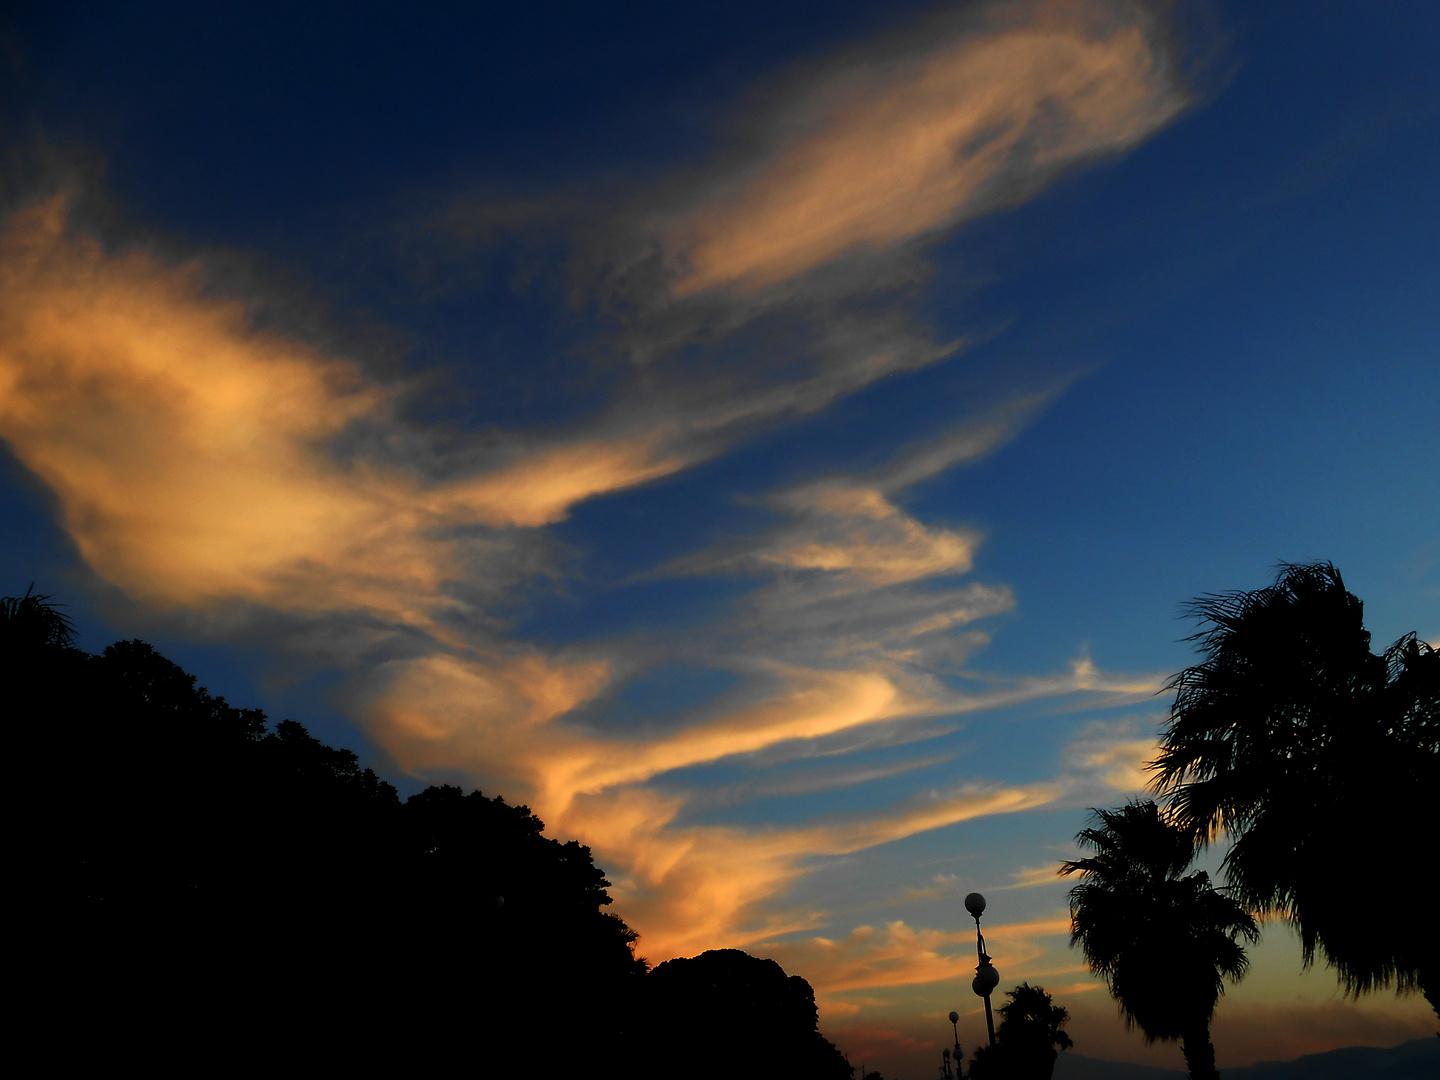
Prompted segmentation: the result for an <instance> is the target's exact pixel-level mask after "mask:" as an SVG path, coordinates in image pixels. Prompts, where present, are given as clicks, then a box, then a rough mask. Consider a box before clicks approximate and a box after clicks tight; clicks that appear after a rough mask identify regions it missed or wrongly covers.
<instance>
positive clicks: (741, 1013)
mask: <svg viewBox="0 0 1440 1080" xmlns="http://www.w3.org/2000/svg"><path fill="white" fill-rule="evenodd" d="M642 1001H643V1006H642V1007H643V1010H644V1014H645V1017H646V1019H645V1023H644V1025H643V1038H644V1044H645V1053H644V1058H643V1064H642V1068H641V1069H640V1070H639V1075H641V1076H644V1077H655V1078H658V1077H671V1076H694V1077H703V1078H707V1080H708V1078H714V1080H720V1078H722V1077H724V1078H729V1077H734V1076H746V1077H757V1078H765V1080H769V1078H775V1080H781V1078H785V1080H851V1077H852V1076H853V1070H852V1068H851V1066H850V1065H849V1063H848V1062H846V1060H845V1058H844V1055H842V1054H841V1053H840V1051H838V1050H837V1049H836V1048H835V1046H834V1044H832V1043H830V1042H829V1041H828V1040H826V1039H825V1038H824V1036H822V1035H821V1034H820V1032H819V1030H818V1016H819V1014H818V1012H817V1010H816V1007H815V992H814V991H813V990H812V989H811V988H810V984H809V983H808V982H806V981H805V980H804V979H802V978H801V977H800V976H798V975H789V976H787V975H786V974H785V971H784V969H783V968H781V967H780V965H779V964H777V963H775V961H773V960H762V959H759V958H757V957H754V956H750V955H748V954H747V953H744V952H741V951H740V950H738V949H714V950H711V951H710V952H705V953H701V954H700V955H699V956H697V957H693V958H691V959H679V960H667V961H666V962H665V963H663V964H660V965H659V966H658V967H656V968H655V969H654V970H653V971H651V972H650V974H649V975H647V976H646V977H645V980H644V996H643V999H642Z"/></svg>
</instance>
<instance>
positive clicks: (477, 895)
mask: <svg viewBox="0 0 1440 1080" xmlns="http://www.w3.org/2000/svg"><path fill="white" fill-rule="evenodd" d="M0 665H3V667H0V674H3V676H4V679H5V685H6V686H7V687H10V688H13V689H12V690H11V691H10V694H9V705H10V708H9V710H8V711H7V718H8V719H9V720H10V721H11V722H10V725H9V727H10V732H11V736H12V740H13V745H14V746H15V747H16V755H15V758H14V760H15V761H16V762H17V763H18V769H17V771H18V773H19V779H18V782H17V784H16V785H15V788H16V791H17V792H18V798H17V800H16V805H17V808H18V811H19V813H18V815H17V819H16V821H17V828H16V830H15V833H16V835H17V836H18V837H19V842H18V847H19V852H20V854H19V863H20V866H19V870H20V873H18V874H16V875H15V877H14V880H15V882H16V883H17V884H18V887H19V891H20V893H21V895H22V904H23V907H24V914H23V916H22V919H21V921H20V927H21V939H22V942H23V943H24V945H25V947H26V948H27V951H28V953H29V960H30V962H31V967H30V972H29V976H28V977H27V978H26V980H25V982H24V983H23V985H25V986H27V987H29V988H30V991H31V992H30V993H29V994H28V1008H29V1009H30V1017H29V1019H30V1020H31V1021H32V1023H33V1026H34V1028H35V1030H36V1031H37V1032H39V1033H42V1034H43V1036H44V1043H45V1045H46V1046H47V1047H48V1048H49V1051H50V1062H51V1067H52V1068H53V1069H54V1070H55V1071H66V1070H68V1069H71V1068H77V1067H79V1068H97V1067H106V1066H113V1065H117V1064H121V1063H144V1064H145V1065H147V1066H149V1067H151V1068H154V1069H158V1070H160V1071H172V1070H179V1069H183V1070H185V1071H187V1072H190V1071H198V1072H201V1073H210V1072H215V1071H222V1072H223V1071H228V1070H230V1069H232V1068H237V1067H252V1068H267V1069H268V1068H270V1067H272V1066H274V1065H275V1063H277V1062H282V1061H283V1062H284V1063H285V1064H286V1067H287V1069H293V1068H298V1067H307V1068H313V1069H317V1070H323V1072H324V1073H326V1074H329V1073H331V1072H334V1071H336V1070H342V1069H343V1070H346V1071H351V1070H353V1071H360V1072H363V1073H366V1074H369V1073H374V1072H382V1073H393V1074H397V1075H402V1074H409V1073H412V1072H415V1071H431V1070H444V1071H456V1070H458V1071H463V1072H465V1073H473V1072H477V1071H478V1072H480V1073H481V1074H483V1075H496V1076H517V1075H540V1074H542V1073H548V1072H550V1071H566V1070H570V1069H575V1070H577V1071H581V1072H584V1073H585V1074H587V1075H595V1076H607V1077H608V1076H617V1077H620V1076H626V1077H636V1078H649V1077H653V1078H659V1077H669V1076H672V1075H680V1074H683V1075H687V1076H715V1077H719V1076H721V1075H724V1076H733V1075H745V1076H749V1077H752V1078H762V1080H763V1078H766V1077H772V1076H773V1077H777V1078H778V1077H782V1076H783V1077H786V1078H791V1080H848V1078H849V1076H850V1069H849V1067H848V1065H846V1063H845V1060H844V1058H843V1056H842V1055H841V1054H840V1053H839V1052H838V1051H837V1050H836V1049H835V1047H834V1046H833V1045H832V1044H830V1043H829V1042H827V1041H826V1040H825V1039H824V1038H823V1037H821V1035H820V1034H819V1032H818V1031H817V1028H816V1022H817V1013H816V1008H815V994H814V992H813V990H811V988H810V985H809V983H807V982H806V981H805V980H804V979H802V978H800V977H799V976H793V975H790V976H787V975H786V973H785V972H784V971H782V970H781V968H780V966H779V965H778V964H776V963H774V962H773V961H769V960H759V959H756V958H755V957H752V956H748V955H746V954H745V953H742V952H738V951H736V950H721V951H718V952H710V953H705V954H704V955H702V956H699V957H696V958H694V959H688V960H685V959H682V960H672V961H669V962H668V963H665V964H661V965H660V966H659V967H658V968H657V969H656V970H655V971H654V972H652V973H650V974H649V975H648V976H647V975H646V964H645V962H644V961H643V960H640V959H637V958H636V957H635V955H634V948H633V946H634V942H635V934H634V932H633V931H632V930H630V928H629V927H628V926H626V925H625V923H624V922H623V921H622V920H620V919H619V918H617V917H616V916H614V915H612V914H610V913H608V912H607V911H605V908H606V907H607V906H608V905H609V904H610V896H609V893H608V891H607V890H608V889H609V887H610V883H609V882H608V881H607V880H606V879H605V875H604V872H603V871H602V870H600V869H599V868H598V867H596V866H595V865H594V862H593V860H592V858H591V853H590V850H589V848H587V847H585V846H584V845H581V844H578V843H576V842H574V841H571V842H569V843H561V842H559V841H557V840H553V839H550V838H548V837H546V836H545V835H544V823H543V822H541V821H540V819H539V818H537V817H536V816H535V815H534V814H532V813H531V812H530V811H529V809H528V808H527V807H524V806H512V805H510V804H508V803H506V802H505V800H504V799H501V798H487V797H486V796H484V795H482V794H481V793H480V792H478V791H476V792H471V793H469V794H466V793H465V792H463V791H462V790H461V789H460V788H457V787H450V786H442V787H431V788H427V789H426V790H425V791H423V792H421V793H419V794H418V795H414V796H412V797H411V798H410V799H408V800H406V801H404V802H402V801H401V800H400V799H399V797H398V795H397V793H396V791H395V788H394V787H393V786H392V785H390V784H388V783H386V782H385V781H383V780H381V779H380V778H379V777H377V776H376V775H375V774H374V773H373V772H371V771H370V770H369V769H362V768H361V767H360V765H359V762H358V760H357V759H356V757H355V755H354V754H353V753H351V752H350V751H348V750H337V749H335V748H333V747H330V746H326V745H325V744H323V743H321V742H320V741H319V740H317V739H315V738H313V737H312V736H311V735H310V734H309V733H308V732H307V731H306V730H305V728H304V727H302V726H301V725H300V724H297V723H295V722H293V721H289V720H284V721H281V722H280V723H278V724H273V725H272V724H271V723H270V722H269V721H268V719H267V718H266V716H265V714H264V713H263V712H260V711H259V710H256V709H237V708H235V707H234V706H231V705H230V704H229V703H228V702H226V701H225V700H224V699H223V698H219V697H215V696H213V695H211V694H210V693H208V692H207V691H206V690H205V688H204V687H201V686H198V685H197V684H196V680H195V678H194V676H192V675H190V674H188V673H187V672H185V671H183V670H182V669H181V668H179V667H178V666H177V665H175V664H174V663H172V662H171V661H169V660H167V659H166V658H165V657H164V656H162V655H160V653H158V652H156V651H155V649H153V648H152V647H151V646H149V645H147V644H145V643H144V642H140V641H124V642H118V643H116V644H114V645H112V646H110V647H109V648H107V649H106V650H105V651H104V652H103V653H102V654H100V655H98V656H92V655H89V654H87V653H84V652H81V651H79V650H77V649H75V648H73V647H71V645H70V635H69V630H68V626H67V625H66V624H65V622H64V620H63V618H60V617H59V615H58V614H57V612H56V611H55V610H54V609H53V608H50V607H49V606H48V605H46V604H45V603H44V602H43V598H18V599H17V598H10V599H8V600H6V601H4V603H3V605H0Z"/></svg>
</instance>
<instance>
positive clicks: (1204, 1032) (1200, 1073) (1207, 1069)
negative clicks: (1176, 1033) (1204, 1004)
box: [1180, 1023, 1220, 1080]
mask: <svg viewBox="0 0 1440 1080" xmlns="http://www.w3.org/2000/svg"><path fill="white" fill-rule="evenodd" d="M1180 1049H1181V1051H1183V1052H1184V1054H1185V1065H1186V1067H1187V1068H1188V1069H1189V1070H1190V1080H1220V1074H1219V1073H1218V1072H1216V1071H1215V1044H1214V1043H1212V1042H1211V1041H1210V1025H1209V1024H1208V1023H1200V1024H1196V1025H1195V1026H1194V1027H1192V1028H1191V1029H1190V1030H1189V1031H1187V1032H1186V1033H1185V1035H1184V1037H1183V1038H1182V1039H1181V1040H1180Z"/></svg>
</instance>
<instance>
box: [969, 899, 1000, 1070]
mask: <svg viewBox="0 0 1440 1080" xmlns="http://www.w3.org/2000/svg"><path fill="white" fill-rule="evenodd" d="M965 910H966V911H968V912H970V914H971V915H973V916H975V952H976V954H977V955H978V956H979V957H980V963H979V966H977V967H976V968H975V980H974V981H973V982H972V983H971V984H970V989H972V990H974V991H975V993H976V994H978V995H979V996H980V997H982V998H984V999H985V1028H986V1030H988V1031H989V1032H990V1045H991V1046H994V1045H995V1015H994V1013H992V1012H991V1011H990V992H991V991H992V990H994V989H995V987H997V986H999V985H1000V972H998V971H996V970H995V965H994V964H992V963H990V954H989V953H987V952H986V951H985V935H984V934H982V933H981V932H980V916H981V915H983V914H984V913H985V897H983V896H981V895H980V894H979V893H978V892H972V893H971V894H970V895H969V896H967V897H965Z"/></svg>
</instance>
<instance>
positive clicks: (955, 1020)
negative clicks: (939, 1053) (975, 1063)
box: [950, 1009, 965, 1076]
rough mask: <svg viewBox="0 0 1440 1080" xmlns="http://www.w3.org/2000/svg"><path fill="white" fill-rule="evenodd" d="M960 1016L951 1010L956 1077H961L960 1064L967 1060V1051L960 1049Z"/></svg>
mask: <svg viewBox="0 0 1440 1080" xmlns="http://www.w3.org/2000/svg"><path fill="white" fill-rule="evenodd" d="M959 1023H960V1014H959V1013H958V1012H956V1011H955V1010H954V1009H951V1010H950V1030H952V1031H953V1032H954V1033H955V1075H956V1076H959V1075H960V1062H961V1061H963V1060H964V1059H965V1051H963V1050H961V1049H960V1028H959V1027H958V1026H957V1025H959Z"/></svg>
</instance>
